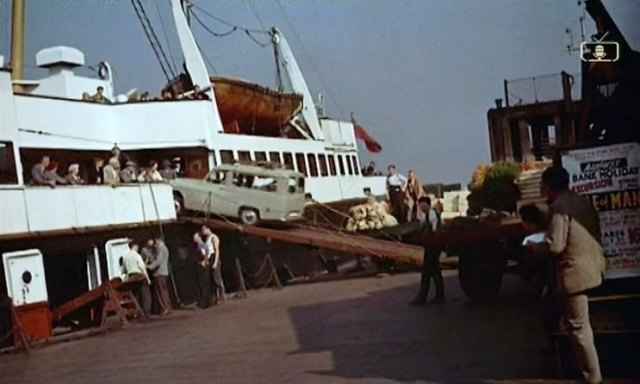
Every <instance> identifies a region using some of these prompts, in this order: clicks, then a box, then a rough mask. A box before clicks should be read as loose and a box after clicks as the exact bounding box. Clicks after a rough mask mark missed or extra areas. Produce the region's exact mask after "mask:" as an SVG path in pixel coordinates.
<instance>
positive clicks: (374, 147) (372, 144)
mask: <svg viewBox="0 0 640 384" xmlns="http://www.w3.org/2000/svg"><path fill="white" fill-rule="evenodd" d="M351 122H352V123H353V128H354V129H355V131H356V139H359V140H362V141H364V145H365V146H366V147H367V149H368V150H369V152H374V153H378V152H380V151H382V146H381V145H380V144H379V143H378V142H377V141H376V139H374V138H373V137H371V135H369V133H368V132H367V131H366V130H365V129H364V128H363V127H362V125H360V124H359V123H358V122H357V121H356V119H355V118H354V117H353V114H351Z"/></svg>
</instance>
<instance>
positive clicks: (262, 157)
mask: <svg viewBox="0 0 640 384" xmlns="http://www.w3.org/2000/svg"><path fill="white" fill-rule="evenodd" d="M254 156H255V157H256V161H267V153H266V152H256V153H254Z"/></svg>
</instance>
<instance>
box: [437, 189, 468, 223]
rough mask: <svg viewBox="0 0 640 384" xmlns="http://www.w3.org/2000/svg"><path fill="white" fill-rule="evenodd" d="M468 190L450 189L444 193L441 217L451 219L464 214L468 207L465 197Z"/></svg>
mask: <svg viewBox="0 0 640 384" xmlns="http://www.w3.org/2000/svg"><path fill="white" fill-rule="evenodd" d="M468 196H469V191H450V192H445V193H444V198H443V200H444V204H443V212H442V215H441V216H442V218H443V219H451V218H453V217H459V216H466V214H467V209H469V202H468V201H467V197H468Z"/></svg>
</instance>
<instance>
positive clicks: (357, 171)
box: [351, 156, 360, 175]
mask: <svg viewBox="0 0 640 384" xmlns="http://www.w3.org/2000/svg"><path fill="white" fill-rule="evenodd" d="M351 161H352V162H353V172H354V173H355V174H356V175H359V174H360V167H358V158H357V157H356V156H351Z"/></svg>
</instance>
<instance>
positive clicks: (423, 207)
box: [409, 196, 444, 305]
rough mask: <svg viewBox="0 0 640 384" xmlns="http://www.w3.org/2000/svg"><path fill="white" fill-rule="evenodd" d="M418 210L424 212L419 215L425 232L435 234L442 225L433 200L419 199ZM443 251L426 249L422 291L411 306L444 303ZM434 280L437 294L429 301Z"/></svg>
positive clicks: (421, 284)
mask: <svg viewBox="0 0 640 384" xmlns="http://www.w3.org/2000/svg"><path fill="white" fill-rule="evenodd" d="M418 208H419V210H420V211H421V212H422V214H421V215H418V218H419V219H420V222H421V224H422V228H423V230H425V231H427V232H435V231H437V230H438V226H439V225H440V218H439V217H438V213H437V212H436V210H435V209H433V208H432V207H431V199H430V198H429V197H427V196H423V197H421V198H420V199H418ZM441 252H442V249H441V248H440V247H437V246H427V247H425V248H424V256H423V257H424V258H423V261H422V275H421V277H420V291H418V295H417V296H416V298H415V299H413V300H412V301H411V302H410V303H409V304H411V305H421V304H442V303H444V280H443V279H442V271H441V270H440V253H441ZM431 279H433V283H434V285H435V289H436V293H435V297H434V298H433V299H432V300H430V301H427V298H428V297H429V286H430V283H431Z"/></svg>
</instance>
